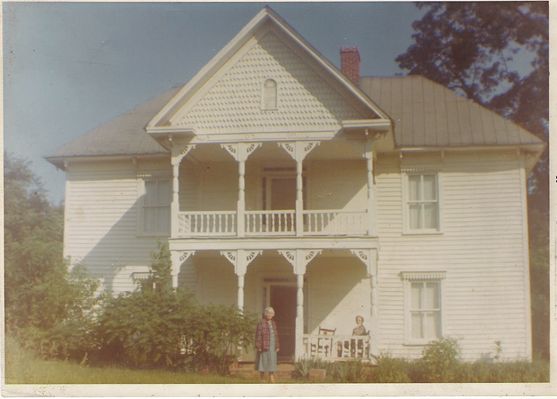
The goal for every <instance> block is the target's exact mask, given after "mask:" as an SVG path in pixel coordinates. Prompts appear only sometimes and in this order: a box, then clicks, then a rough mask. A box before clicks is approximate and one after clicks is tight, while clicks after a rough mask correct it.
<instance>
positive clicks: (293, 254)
mask: <svg viewBox="0 0 557 399" xmlns="http://www.w3.org/2000/svg"><path fill="white" fill-rule="evenodd" d="M278 252H279V253H280V254H281V255H282V256H283V257H284V258H285V259H286V260H287V261H288V262H289V263H290V264H291V265H292V268H293V269H294V274H296V332H295V335H296V346H295V349H294V357H295V359H300V358H301V357H303V355H304V350H303V349H304V276H305V274H306V270H307V265H308V264H309V262H311V261H312V260H313V258H315V257H316V256H317V255H319V254H320V253H321V250H320V249H319V250H304V249H286V250H279V251H278Z"/></svg>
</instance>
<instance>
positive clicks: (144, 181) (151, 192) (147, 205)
mask: <svg viewBox="0 0 557 399" xmlns="http://www.w3.org/2000/svg"><path fill="white" fill-rule="evenodd" d="M138 195H139V198H140V200H139V207H138V218H137V234H138V236H152V237H168V236H170V202H171V197H172V180H171V179H170V177H167V176H164V177H161V176H148V177H143V178H140V179H138Z"/></svg>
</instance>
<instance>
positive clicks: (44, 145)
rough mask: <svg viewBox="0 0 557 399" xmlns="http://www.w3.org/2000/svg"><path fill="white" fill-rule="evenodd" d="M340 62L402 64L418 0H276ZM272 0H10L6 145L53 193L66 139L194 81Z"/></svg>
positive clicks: (391, 68) (375, 71) (374, 66)
mask: <svg viewBox="0 0 557 399" xmlns="http://www.w3.org/2000/svg"><path fill="white" fill-rule="evenodd" d="M269 4H270V5H271V7H272V8H273V9H274V10H275V11H277V12H278V13H279V14H280V15H281V16H282V17H283V18H285V19H286V21H288V23H289V24H290V25H292V26H293V27H294V28H295V29H296V30H297V31H298V32H299V33H300V34H302V36H304V37H305V38H306V39H307V40H308V41H309V42H310V43H311V44H312V45H313V46H314V47H315V48H316V49H317V50H318V51H320V52H321V53H322V54H323V55H324V56H325V57H326V58H328V59H329V60H330V61H331V62H333V63H334V64H335V65H337V66H338V64H339V49H340V47H342V46H353V45H355V46H358V47H359V49H360V54H361V58H362V66H361V68H362V75H364V76H365V75H373V76H391V75H395V74H399V73H401V71H400V70H399V68H398V66H397V65H396V63H395V62H394V59H395V58H396V56H397V55H398V54H400V53H402V52H404V51H405V50H406V49H407V48H408V46H409V45H410V44H411V34H412V28H411V24H412V22H413V21H414V20H416V19H419V18H420V16H421V13H422V12H421V11H419V10H417V9H416V7H415V6H414V5H413V4H410V3H269ZM264 5H265V3H209V4H207V3H204V4H201V3H118V4H116V3H4V4H3V8H4V21H3V22H4V23H3V27H4V103H5V108H4V122H5V125H4V147H5V150H6V151H7V152H11V153H13V154H15V155H17V156H20V157H24V158H26V159H28V160H30V161H31V162H32V168H33V171H34V172H35V173H36V174H37V175H38V176H39V177H40V178H41V180H42V181H43V184H44V186H45V188H46V189H47V190H48V193H49V198H50V199H51V200H52V201H53V202H54V203H58V202H60V201H61V200H62V199H63V196H64V180H65V176H64V173H63V172H62V171H57V170H56V168H55V167H54V166H53V165H51V164H50V163H48V162H47V161H45V160H44V159H43V157H44V156H46V155H49V154H52V153H53V152H55V151H56V149H57V148H59V147H60V146H62V145H63V144H65V143H66V142H68V141H70V140H72V139H74V138H76V137H78V136H80V135H81V134H83V133H85V132H87V131H88V130H90V129H92V128H94V127H96V126H98V125H100V124H102V123H103V122H105V121H107V120H109V119H111V118H112V117H114V116H117V115H119V114H121V113H123V112H125V111H127V110H129V109H131V108H133V107H134V106H135V105H137V104H140V103H142V102H144V101H146V100H148V99H149V98H151V97H154V96H156V95H157V94H160V93H162V92H163V91H165V90H167V89H169V88H171V87H173V86H176V85H177V84H181V83H185V82H187V81H188V80H189V79H190V78H191V77H192V76H193V75H194V74H195V73H196V72H197V71H198V70H199V69H200V68H201V67H203V65H204V64H205V63H207V62H208V61H209V60H210V59H211V57H212V56H214V55H215V54H216V53H217V52H218V51H219V50H220V49H221V48H222V47H223V46H225V45H226V43H227V42H228V41H229V40H230V39H232V37H233V36H234V35H235V34H236V33H237V32H238V31H239V30H240V29H241V28H242V27H243V26H244V25H245V24H246V23H247V22H248V21H249V20H250V19H251V18H252V17H253V16H254V15H255V14H256V13H257V12H258V11H259V10H260V9H261V8H262V7H263V6H264Z"/></svg>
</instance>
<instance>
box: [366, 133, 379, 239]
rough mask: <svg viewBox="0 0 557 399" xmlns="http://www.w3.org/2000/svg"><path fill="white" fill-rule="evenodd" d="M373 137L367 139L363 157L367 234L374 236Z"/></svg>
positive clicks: (375, 223) (375, 233)
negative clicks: (364, 164) (365, 171)
mask: <svg viewBox="0 0 557 399" xmlns="http://www.w3.org/2000/svg"><path fill="white" fill-rule="evenodd" d="M373 156H374V153H373V139H369V138H368V139H367V141H366V146H365V153H364V158H365V159H366V169H367V216H368V220H367V225H368V230H367V231H368V235H370V236H376V235H377V232H376V225H377V217H376V212H375V179H374V176H373Z"/></svg>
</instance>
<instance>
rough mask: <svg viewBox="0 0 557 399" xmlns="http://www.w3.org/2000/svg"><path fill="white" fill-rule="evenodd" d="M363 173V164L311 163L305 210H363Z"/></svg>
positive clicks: (341, 162)
mask: <svg viewBox="0 0 557 399" xmlns="http://www.w3.org/2000/svg"><path fill="white" fill-rule="evenodd" d="M366 173H367V170H366V164H365V162H364V161H352V160H336V161H334V162H330V161H312V162H311V167H310V176H309V182H308V183H309V184H308V186H309V187H308V192H309V196H308V197H309V198H308V206H307V208H309V209H345V210H348V209H349V210H365V209H366V207H367V177H366Z"/></svg>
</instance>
